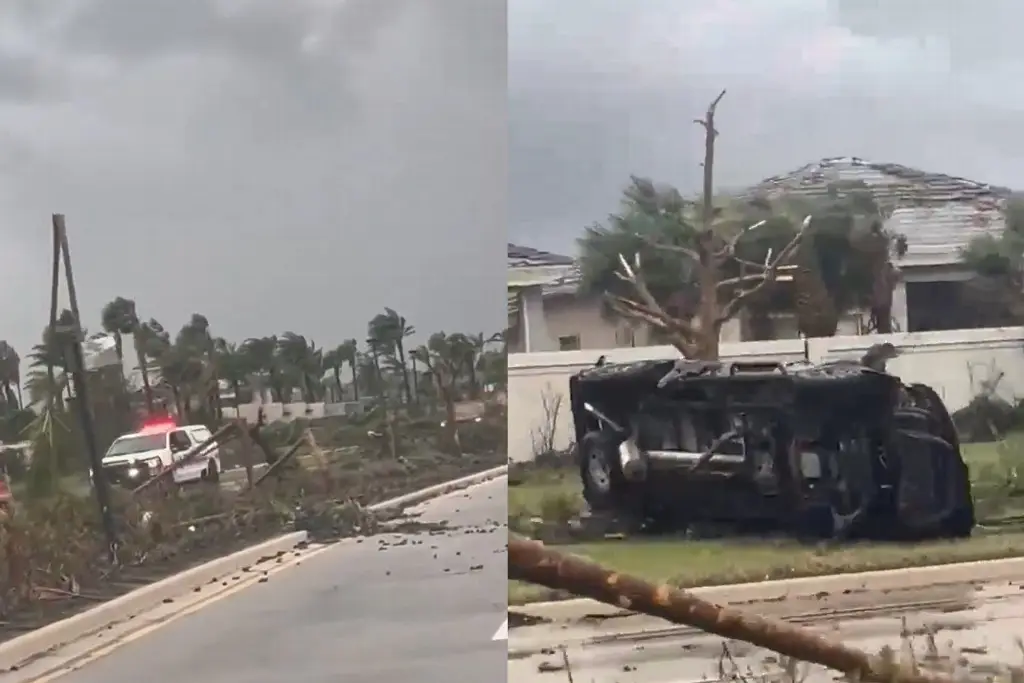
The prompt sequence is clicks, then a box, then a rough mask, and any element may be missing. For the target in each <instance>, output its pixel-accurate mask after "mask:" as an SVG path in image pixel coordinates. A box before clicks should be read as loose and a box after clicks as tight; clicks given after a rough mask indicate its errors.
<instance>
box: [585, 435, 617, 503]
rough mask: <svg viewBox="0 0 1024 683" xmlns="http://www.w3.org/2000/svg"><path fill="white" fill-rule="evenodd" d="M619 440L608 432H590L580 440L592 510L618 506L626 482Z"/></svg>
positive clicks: (587, 498) (587, 492)
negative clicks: (620, 457) (620, 458)
mask: <svg viewBox="0 0 1024 683" xmlns="http://www.w3.org/2000/svg"><path fill="white" fill-rule="evenodd" d="M617 446H618V442H617V440H616V439H615V438H614V437H612V436H610V435H609V434H607V433H605V432H589V433H587V434H586V435H584V437H583V439H582V440H581V441H580V444H579V465H580V479H581V480H582V482H583V498H584V499H585V500H586V501H587V504H588V505H589V506H590V508H591V509H592V510H596V511H606V510H610V509H612V508H613V507H615V503H616V501H617V500H618V498H619V493H620V492H621V487H622V486H623V484H625V481H624V480H623V477H622V472H621V471H620V470H619V467H618V458H617V456H618V449H617Z"/></svg>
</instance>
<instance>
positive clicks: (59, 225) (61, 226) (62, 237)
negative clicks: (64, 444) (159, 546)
mask: <svg viewBox="0 0 1024 683" xmlns="http://www.w3.org/2000/svg"><path fill="white" fill-rule="evenodd" d="M52 225H53V262H52V273H51V279H50V326H49V337H50V339H52V340H62V341H66V342H67V346H66V347H65V348H63V349H61V352H62V353H63V354H64V359H65V363H66V364H67V371H68V374H69V375H70V376H71V380H72V382H73V383H74V390H75V408H76V412H77V413H78V419H79V422H80V423H81V427H82V438H83V439H84V440H85V452H86V455H87V456H88V458H89V469H90V471H91V472H92V486H93V491H95V493H96V502H97V504H98V505H99V509H100V521H101V522H102V523H103V531H104V533H105V535H106V540H107V545H108V550H109V555H110V561H111V562H112V563H115V564H116V563H117V546H118V541H117V530H116V528H115V526H114V513H113V510H112V509H111V505H110V485H109V482H107V478H106V477H105V476H104V475H103V467H102V462H101V457H100V452H99V445H98V444H97V442H96V429H95V423H94V421H93V417H92V408H91V404H90V402H89V387H88V383H87V382H86V374H87V373H86V367H85V355H84V353H83V352H82V342H83V341H85V339H84V336H85V333H84V330H83V329H82V322H81V321H82V316H81V313H80V311H79V309H78V292H77V291H76V290H75V276H74V272H73V271H72V269H71V250H70V249H69V248H68V234H67V228H66V226H65V223H64V214H60V213H55V214H53V220H52ZM62 263H63V265H64V284H65V286H66V287H67V290H68V304H69V306H70V307H71V315H72V320H71V324H70V325H67V326H63V325H59V324H58V322H59V321H58V319H57V299H58V296H57V295H58V290H59V289H60V266H61V264H62ZM47 373H48V374H49V377H50V379H51V384H50V386H54V383H53V381H52V380H53V376H54V370H53V365H52V363H50V364H47ZM50 400H51V401H52V397H51V399H50Z"/></svg>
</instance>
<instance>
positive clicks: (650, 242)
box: [640, 235, 700, 263]
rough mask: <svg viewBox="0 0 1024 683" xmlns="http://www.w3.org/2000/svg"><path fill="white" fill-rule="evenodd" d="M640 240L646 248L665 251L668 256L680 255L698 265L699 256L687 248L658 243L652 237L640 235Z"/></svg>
mask: <svg viewBox="0 0 1024 683" xmlns="http://www.w3.org/2000/svg"><path fill="white" fill-rule="evenodd" d="M640 240H641V241H642V242H643V243H644V244H646V245H647V246H649V247H651V248H652V249H656V250H658V251H665V252H668V253H670V254H680V255H682V256H685V257H686V258H688V259H690V260H691V261H693V262H694V263H700V254H698V253H697V252H696V251H695V250H693V249H690V248H689V247H681V246H679V245H676V244H665V243H663V242H659V241H658V240H656V239H654V238H653V237H649V236H646V235H641V236H640Z"/></svg>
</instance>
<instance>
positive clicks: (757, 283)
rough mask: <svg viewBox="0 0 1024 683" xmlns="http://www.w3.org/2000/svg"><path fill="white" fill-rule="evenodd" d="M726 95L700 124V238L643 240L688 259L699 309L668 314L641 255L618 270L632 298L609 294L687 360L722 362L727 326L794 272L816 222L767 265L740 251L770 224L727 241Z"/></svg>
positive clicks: (770, 256) (800, 231) (804, 225)
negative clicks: (717, 190)
mask: <svg viewBox="0 0 1024 683" xmlns="http://www.w3.org/2000/svg"><path fill="white" fill-rule="evenodd" d="M724 96H725V91H724V90H723V91H722V92H721V93H720V94H719V95H718V97H716V98H715V99H714V101H713V102H712V103H711V105H710V106H709V107H708V110H707V112H706V114H705V116H704V118H703V119H697V120H696V121H695V123H697V124H699V125H700V126H702V127H703V128H704V164H703V168H704V178H703V191H702V197H701V202H700V205H699V230H698V231H697V235H696V239H695V240H694V241H693V244H690V245H684V244H666V243H663V242H661V241H658V240H655V239H653V238H651V237H649V236H648V237H644V238H643V241H644V243H645V244H646V245H647V246H648V247H650V248H652V249H654V250H655V251H657V252H664V253H667V254H671V255H674V256H675V257H677V258H679V257H682V258H684V259H686V260H687V261H688V263H689V266H690V267H691V268H692V270H693V275H694V277H693V286H694V288H695V290H696V299H697V300H696V305H695V306H691V307H689V308H690V309H691V310H689V311H686V312H685V313H683V314H678V312H677V314H676V315H673V314H672V313H670V312H669V311H667V310H666V308H665V307H664V306H662V305H661V304H660V303H659V302H658V300H657V299H656V297H655V296H654V295H653V294H652V292H651V290H650V288H649V287H648V285H647V282H646V280H645V279H644V275H643V267H642V266H643V264H642V263H641V259H640V255H639V253H637V254H635V255H634V256H633V258H632V259H631V260H630V259H628V258H627V257H626V256H625V255H622V254H620V255H619V265H620V269H619V270H618V271H617V272H616V277H618V278H619V279H620V280H622V281H623V282H625V283H627V284H628V285H629V286H630V288H631V290H632V295H631V296H623V295H609V303H610V305H611V307H612V309H613V310H614V311H615V312H617V313H618V314H620V315H623V316H625V317H627V318H631V319H633V320H638V321H641V322H643V323H646V324H647V325H649V326H651V327H652V328H655V329H657V330H660V331H661V332H662V333H663V334H664V336H665V337H666V338H667V339H668V340H669V341H670V343H671V344H672V345H673V346H675V347H676V348H677V349H678V350H679V352H680V353H682V354H683V356H685V357H686V358H691V359H700V360H716V359H717V358H718V355H719V338H720V336H721V330H722V325H724V324H725V323H726V322H727V321H728V320H730V319H731V318H733V317H734V316H735V315H736V314H737V313H739V311H740V310H741V309H742V308H743V307H744V306H745V305H748V304H749V303H750V302H751V301H753V300H755V299H756V298H757V297H758V296H759V295H761V294H763V293H764V292H765V291H766V290H767V289H768V288H769V287H770V286H771V285H772V284H773V283H774V282H776V281H777V280H778V279H779V276H780V274H782V273H785V272H786V271H787V270H788V269H789V267H790V266H791V261H792V260H793V259H794V257H795V256H796V254H797V252H798V248H799V247H800V244H801V241H802V240H803V238H804V235H805V234H806V233H807V231H808V228H809V226H810V224H811V217H810V216H807V217H805V218H804V219H803V221H802V222H801V223H800V227H799V229H798V230H797V231H796V234H795V235H794V236H793V237H792V238H791V239H790V240H789V242H788V243H787V244H785V246H783V247H782V248H781V249H780V250H779V251H778V252H777V253H772V252H771V251H769V252H768V255H767V257H766V258H765V260H764V262H763V263H754V262H750V261H745V260H743V259H741V258H740V257H739V256H738V255H737V253H736V247H737V244H738V242H739V241H740V239H741V238H743V237H744V236H745V235H748V234H749V233H750V232H751V231H753V230H756V229H758V228H760V227H763V226H764V225H765V223H766V221H764V220H762V221H758V222H756V223H754V224H753V225H751V226H749V227H747V228H745V229H742V230H739V231H738V232H736V234H734V235H732V236H731V237H723V234H722V229H721V228H722V225H723V223H725V222H733V220H734V217H730V216H726V215H725V212H724V211H723V210H722V209H720V208H717V207H715V206H714V202H713V199H714V161H715V138H716V137H717V135H718V131H717V130H716V129H715V111H716V109H717V107H718V104H719V102H721V100H722V98H723V97H724ZM723 219H726V220H723ZM736 266H738V267H739V270H740V274H739V275H738V276H736V277H727V276H726V273H727V272H728V269H730V268H735V267H736ZM691 313H692V315H691Z"/></svg>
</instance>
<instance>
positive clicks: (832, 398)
mask: <svg viewBox="0 0 1024 683" xmlns="http://www.w3.org/2000/svg"><path fill="white" fill-rule="evenodd" d="M570 402H571V407H572V413H573V418H574V426H575V432H576V440H577V444H578V453H579V466H580V476H581V479H582V483H583V490H584V496H585V498H586V500H587V502H588V504H589V506H590V507H591V509H592V510H593V511H595V512H605V513H613V514H615V515H618V516H620V517H628V518H630V519H632V520H634V521H636V522H639V523H641V524H642V525H644V526H645V527H647V528H651V529H655V528H656V529H663V530H680V529H684V528H687V527H688V526H690V525H693V524H698V523H707V522H711V523H727V524H732V525H737V526H739V527H746V528H752V529H758V530H766V531H767V530H777V531H785V532H787V533H793V534H797V535H801V536H812V537H816V538H901V539H903V538H914V539H920V538H937V537H961V536H966V535H969V534H970V533H971V530H972V529H973V527H974V523H975V520H974V507H973V501H972V498H971V491H970V483H969V478H968V472H967V466H966V464H965V463H964V461H963V458H962V457H961V453H960V444H959V440H958V439H957V436H956V430H955V428H954V427H953V423H952V420H951V419H950V416H949V413H948V412H947V410H946V408H945V406H944V405H943V403H942V401H941V399H940V398H939V396H938V395H937V394H936V393H935V391H933V390H932V389H931V388H929V387H927V386H925V385H921V384H911V385H904V384H903V383H902V382H900V380H899V379H898V378H897V377H895V376H893V375H890V374H887V373H885V372H881V371H878V370H876V369H873V368H870V367H865V366H864V365H863V364H861V363H859V362H855V361H836V362H831V363H823V364H818V365H814V364H810V363H775V362H765V363H761V362H757V363H729V362H717V361H716V362H703V361H687V360H678V361H673V360H663V361H642V362H639V363H626V364H604V365H601V366H600V367H595V368H592V369H588V370H584V371H582V372H580V373H579V374H577V375H576V376H574V377H573V378H571V379H570Z"/></svg>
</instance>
